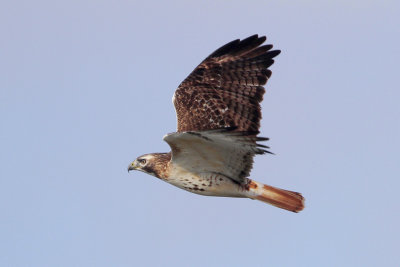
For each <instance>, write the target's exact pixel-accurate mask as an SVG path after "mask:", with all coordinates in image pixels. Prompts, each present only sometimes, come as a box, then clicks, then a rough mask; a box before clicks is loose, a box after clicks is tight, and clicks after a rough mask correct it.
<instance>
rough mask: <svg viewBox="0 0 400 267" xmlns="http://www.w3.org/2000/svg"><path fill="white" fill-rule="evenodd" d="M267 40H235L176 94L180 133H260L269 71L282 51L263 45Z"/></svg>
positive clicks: (206, 62) (250, 38) (207, 61)
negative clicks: (221, 130) (229, 129)
mask: <svg viewBox="0 0 400 267" xmlns="http://www.w3.org/2000/svg"><path fill="white" fill-rule="evenodd" d="M265 40H266V38H265V37H258V36H257V35H253V36H251V37H249V38H247V39H244V40H242V41H240V40H235V41H232V42H230V43H228V44H226V45H224V46H223V47H221V48H219V49H218V50H216V51H215V52H214V53H212V54H211V55H210V56H208V57H207V58H206V59H205V60H204V61H203V62H202V63H200V65H199V66H197V67H196V69H195V70H194V71H193V72H192V73H191V74H190V75H189V76H188V77H187V78H186V79H185V80H184V81H183V82H182V83H181V84H180V85H179V87H178V89H177V90H176V91H175V95H174V101H173V102H174V105H175V109H176V113H177V118H178V127H177V128H178V129H177V131H178V132H183V131H202V130H210V129H219V128H225V127H236V131H251V132H257V133H258V131H259V128H260V119H261V108H260V103H261V101H262V99H263V95H264V93H265V89H264V87H263V85H265V84H266V82H267V80H268V79H269V77H270V76H271V71H270V70H269V69H268V67H270V66H271V65H272V64H273V63H274V60H273V58H274V57H275V56H277V55H278V54H279V53H280V51H279V50H273V51H271V50H270V49H271V48H272V45H264V46H260V45H261V44H262V43H263V42H264V41H265Z"/></svg>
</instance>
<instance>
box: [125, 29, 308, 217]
mask: <svg viewBox="0 0 400 267" xmlns="http://www.w3.org/2000/svg"><path fill="white" fill-rule="evenodd" d="M265 40H266V37H265V36H262V37H259V36H258V35H253V36H250V37H248V38H246V39H243V40H239V39H237V40H234V41H232V42H230V43H227V44H226V45H224V46H222V47H221V48H219V49H217V50H216V51H215V52H213V53H212V54H211V55H209V56H208V57H207V58H206V59H205V60H204V61H203V62H201V63H200V65H198V66H197V67H196V68H195V69H194V70H193V72H192V73H191V74H190V75H189V76H188V77H187V78H186V79H185V80H184V81H183V82H182V83H181V84H180V85H179V87H178V88H177V89H176V91H175V94H174V96H173V98H172V102H173V104H174V106H175V111H176V116H177V121H178V122H177V132H174V133H170V134H167V135H165V136H164V138H163V139H164V141H166V142H167V143H168V145H169V146H170V147H171V152H169V153H152V154H145V155H142V156H140V157H138V158H137V159H135V160H134V161H133V162H132V163H131V164H130V165H129V167H128V172H129V171H131V170H138V171H142V172H145V173H147V174H150V175H153V176H155V177H157V178H159V179H161V180H163V181H165V182H167V183H170V184H172V185H174V186H177V187H179V188H181V189H184V190H187V191H189V192H192V193H196V194H200V195H205V196H221V197H241V198H250V199H257V200H260V201H263V202H266V203H268V204H271V205H274V206H276V207H279V208H282V209H286V210H289V211H293V212H299V211H301V210H302V209H303V208H304V198H303V196H302V195H301V194H300V193H297V192H292V191H288V190H283V189H279V188H276V187H272V186H269V185H265V184H262V183H259V182H256V181H254V180H252V179H250V178H248V177H249V175H250V171H251V169H252V166H253V158H254V156H255V155H258V154H265V153H271V152H269V151H268V150H267V149H269V147H267V146H265V145H263V144H260V142H262V141H267V140H268V138H264V137H259V136H258V133H259V128H260V119H261V107H260V103H261V101H262V100H263V95H264V93H265V89H264V85H265V84H266V82H267V81H268V79H269V78H270V77H271V71H270V70H269V67H270V66H271V65H272V64H273V63H274V60H273V58H274V57H276V56H277V55H279V53H280V50H272V45H270V44H267V45H262V44H263V43H264V42H265Z"/></svg>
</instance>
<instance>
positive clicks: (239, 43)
mask: <svg viewBox="0 0 400 267" xmlns="http://www.w3.org/2000/svg"><path fill="white" fill-rule="evenodd" d="M265 40H267V37H265V36H261V37H258V34H254V35H251V36H249V37H247V38H245V39H243V40H240V39H236V40H233V41H231V42H229V43H227V44H226V45H223V46H221V47H220V48H218V49H217V50H215V51H214V52H213V53H212V54H211V55H209V56H208V57H207V58H212V57H221V56H223V55H227V54H230V55H238V54H239V55H240V54H241V53H243V52H247V51H251V50H253V49H254V48H256V47H258V46H260V45H261V44H262V43H264V42H265ZM267 46H268V45H267ZM271 48H272V45H271V47H270V48H269V49H271Z"/></svg>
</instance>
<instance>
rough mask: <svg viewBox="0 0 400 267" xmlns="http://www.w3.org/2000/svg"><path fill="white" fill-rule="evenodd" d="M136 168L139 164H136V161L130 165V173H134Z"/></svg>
mask: <svg viewBox="0 0 400 267" xmlns="http://www.w3.org/2000/svg"><path fill="white" fill-rule="evenodd" d="M136 167H137V162H136V160H135V161H133V162H132V163H131V164H129V166H128V172H130V171H133V170H136Z"/></svg>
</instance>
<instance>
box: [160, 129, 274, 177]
mask: <svg viewBox="0 0 400 267" xmlns="http://www.w3.org/2000/svg"><path fill="white" fill-rule="evenodd" d="M234 130H235V129H234V128H228V129H218V130H209V131H196V132H177V133H171V134H168V135H166V136H164V141H166V142H167V143H168V144H169V146H170V147H171V150H172V158H171V161H172V163H173V164H174V165H176V164H178V165H179V166H181V167H183V168H185V169H186V170H187V171H189V172H193V173H215V174H222V175H224V176H226V177H228V178H230V179H232V180H234V181H236V182H238V183H243V182H244V181H245V178H246V177H248V176H249V175H250V171H251V169H252V166H253V158H254V155H255V154H264V153H266V152H268V151H266V150H265V149H264V148H268V147H267V146H264V145H261V144H258V143H257V141H265V140H268V138H261V137H255V136H254V133H248V132H235V131H234Z"/></svg>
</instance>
